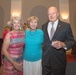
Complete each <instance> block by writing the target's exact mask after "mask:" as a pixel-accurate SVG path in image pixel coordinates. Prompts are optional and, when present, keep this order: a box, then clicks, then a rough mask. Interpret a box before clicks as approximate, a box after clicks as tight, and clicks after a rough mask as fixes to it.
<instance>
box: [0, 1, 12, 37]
mask: <svg viewBox="0 0 76 75" xmlns="http://www.w3.org/2000/svg"><path fill="white" fill-rule="evenodd" d="M10 8H11V0H0V38H1V37H2V33H3V30H4V26H5V25H6V23H7V21H8V20H9V19H10Z"/></svg>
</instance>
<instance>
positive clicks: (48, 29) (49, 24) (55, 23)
mask: <svg viewBox="0 0 76 75" xmlns="http://www.w3.org/2000/svg"><path fill="white" fill-rule="evenodd" d="M58 21H59V20H58V19H57V20H56V21H55V22H54V24H53V25H54V30H55V31H56V28H57V25H58ZM51 28H52V22H49V23H48V27H47V31H48V35H49V38H50V30H51Z"/></svg>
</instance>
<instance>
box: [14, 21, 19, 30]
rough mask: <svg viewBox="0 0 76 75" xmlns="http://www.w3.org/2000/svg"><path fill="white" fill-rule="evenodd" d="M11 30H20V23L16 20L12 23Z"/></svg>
mask: <svg viewBox="0 0 76 75" xmlns="http://www.w3.org/2000/svg"><path fill="white" fill-rule="evenodd" d="M13 29H14V30H19V29H20V22H19V21H18V20H14V21H13Z"/></svg>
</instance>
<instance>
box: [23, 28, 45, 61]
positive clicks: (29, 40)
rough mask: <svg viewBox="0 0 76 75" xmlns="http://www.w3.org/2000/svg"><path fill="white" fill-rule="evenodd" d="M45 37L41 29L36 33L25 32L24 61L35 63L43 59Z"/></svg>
mask: <svg viewBox="0 0 76 75" xmlns="http://www.w3.org/2000/svg"><path fill="white" fill-rule="evenodd" d="M43 37H44V35H43V31H42V30H40V29H37V30H35V31H31V30H25V41H24V42H25V48H24V54H23V59H24V60H26V61H30V62H34V61H38V60H40V59H42V43H43V40H44V38H43Z"/></svg>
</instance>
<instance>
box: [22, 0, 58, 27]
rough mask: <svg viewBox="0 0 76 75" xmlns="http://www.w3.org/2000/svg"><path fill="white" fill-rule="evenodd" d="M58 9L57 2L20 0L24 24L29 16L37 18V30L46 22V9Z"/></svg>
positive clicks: (51, 0) (54, 0)
mask: <svg viewBox="0 0 76 75" xmlns="http://www.w3.org/2000/svg"><path fill="white" fill-rule="evenodd" d="M52 5H54V6H56V7H58V8H59V2H58V0H22V18H23V20H24V22H25V21H26V19H27V18H28V17H30V16H33V15H34V16H37V17H38V18H39V20H40V21H39V26H38V27H39V28H41V25H42V24H43V23H45V22H46V21H47V9H48V8H49V7H50V6H52Z"/></svg>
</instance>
